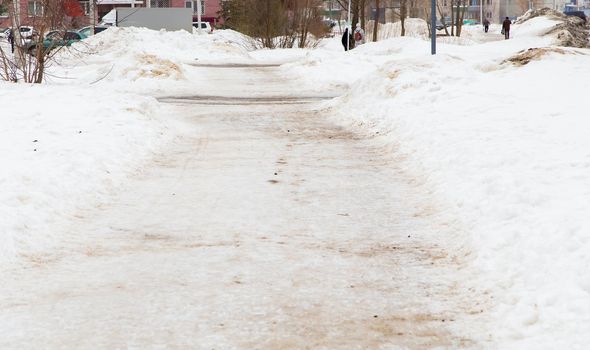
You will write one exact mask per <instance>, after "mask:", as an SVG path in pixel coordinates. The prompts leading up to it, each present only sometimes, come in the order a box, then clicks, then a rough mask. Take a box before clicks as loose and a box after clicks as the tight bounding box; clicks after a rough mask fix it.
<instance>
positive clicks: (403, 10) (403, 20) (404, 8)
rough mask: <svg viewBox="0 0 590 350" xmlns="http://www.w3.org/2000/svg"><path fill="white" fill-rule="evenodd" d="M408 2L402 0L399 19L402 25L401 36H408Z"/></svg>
mask: <svg viewBox="0 0 590 350" xmlns="http://www.w3.org/2000/svg"><path fill="white" fill-rule="evenodd" d="M407 5H408V4H407V0H400V9H399V19H400V21H401V25H402V32H401V36H406V16H407Z"/></svg>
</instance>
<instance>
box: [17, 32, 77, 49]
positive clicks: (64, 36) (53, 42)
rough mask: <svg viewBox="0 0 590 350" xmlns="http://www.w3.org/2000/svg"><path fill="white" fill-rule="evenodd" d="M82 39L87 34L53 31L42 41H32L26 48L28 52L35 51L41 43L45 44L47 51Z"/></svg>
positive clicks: (44, 47)
mask: <svg viewBox="0 0 590 350" xmlns="http://www.w3.org/2000/svg"><path fill="white" fill-rule="evenodd" d="M82 39H86V36H85V35H84V34H81V33H78V32H73V31H66V32H60V31H52V32H50V33H48V34H47V36H45V40H43V41H42V42H34V41H32V42H30V43H29V44H28V45H27V47H26V49H27V52H29V53H33V52H35V50H37V46H38V45H40V44H41V45H43V50H44V51H45V52H48V51H51V50H53V49H55V48H58V47H63V46H70V45H72V44H73V43H75V42H78V41H80V40H82Z"/></svg>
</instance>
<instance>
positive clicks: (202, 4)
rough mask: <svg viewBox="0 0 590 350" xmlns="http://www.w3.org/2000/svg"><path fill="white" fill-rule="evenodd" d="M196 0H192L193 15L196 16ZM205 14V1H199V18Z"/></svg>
mask: <svg viewBox="0 0 590 350" xmlns="http://www.w3.org/2000/svg"><path fill="white" fill-rule="evenodd" d="M197 10H198V7H197V0H193V13H194V14H195V15H196V14H197ZM204 14H205V0H201V16H202V15H204Z"/></svg>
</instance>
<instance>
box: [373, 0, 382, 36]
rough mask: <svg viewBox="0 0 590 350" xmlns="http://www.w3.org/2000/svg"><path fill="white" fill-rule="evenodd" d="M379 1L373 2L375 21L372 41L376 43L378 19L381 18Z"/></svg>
mask: <svg viewBox="0 0 590 350" xmlns="http://www.w3.org/2000/svg"><path fill="white" fill-rule="evenodd" d="M379 5H380V4H379V0H375V20H374V22H373V41H377V33H378V31H379V17H380V16H381V13H380V11H381V9H380V6H379Z"/></svg>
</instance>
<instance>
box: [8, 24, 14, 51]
mask: <svg viewBox="0 0 590 350" xmlns="http://www.w3.org/2000/svg"><path fill="white" fill-rule="evenodd" d="M8 42H9V43H10V51H11V52H12V53H14V34H13V33H12V29H11V30H10V31H8Z"/></svg>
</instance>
